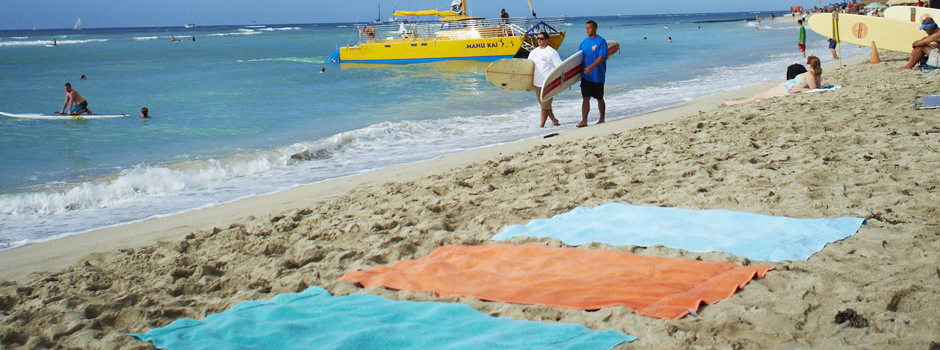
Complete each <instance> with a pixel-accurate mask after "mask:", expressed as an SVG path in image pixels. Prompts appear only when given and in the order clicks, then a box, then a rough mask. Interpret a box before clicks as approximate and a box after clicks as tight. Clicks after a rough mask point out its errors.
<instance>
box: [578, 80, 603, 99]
mask: <svg viewBox="0 0 940 350" xmlns="http://www.w3.org/2000/svg"><path fill="white" fill-rule="evenodd" d="M581 97H593V98H596V99H598V100H603V99H604V83H595V82H593V81H587V80H584V79H581Z"/></svg>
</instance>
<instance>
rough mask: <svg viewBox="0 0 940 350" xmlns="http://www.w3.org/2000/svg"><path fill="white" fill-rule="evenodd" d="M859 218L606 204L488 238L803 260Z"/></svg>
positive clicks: (851, 228) (848, 232) (846, 233)
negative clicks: (812, 216) (600, 244)
mask: <svg viewBox="0 0 940 350" xmlns="http://www.w3.org/2000/svg"><path fill="white" fill-rule="evenodd" d="M864 222H865V220H864V219H861V218H850V217H844V218H838V219H834V220H833V219H793V218H788V217H778V216H767V215H760V214H753V213H745V212H738V211H729V210H688V209H678V208H661V207H647V206H635V205H628V204H619V203H611V204H604V205H602V206H599V207H597V208H593V209H588V208H583V207H578V208H575V209H574V210H572V211H570V212H568V213H564V214H561V215H557V216H555V217H553V218H551V219H545V220H532V221H531V222H529V223H528V224H526V225H525V226H522V225H514V226H510V227H508V228H506V229H505V230H504V231H503V232H502V233H500V234H498V235H496V236H494V237H493V240H494V241H502V240H506V239H509V238H513V237H520V236H529V237H537V238H541V237H550V238H557V239H560V240H562V241H563V242H565V244H568V245H573V246H576V245H582V244H587V243H591V242H598V243H606V244H610V245H636V246H651V245H656V244H659V245H663V246H666V247H670V248H677V249H685V250H688V251H692V252H710V251H719V252H725V253H728V254H733V255H737V256H743V257H746V258H748V259H754V260H764V261H782V260H804V259H807V258H809V257H810V255H813V253H816V252H818V251H820V250H822V248H823V246H825V245H826V243H831V242H835V241H838V240H841V239H844V238H846V237H849V236H851V235H854V234H855V233H856V232H857V231H858V229H859V227H861V225H862V224H863V223H864Z"/></svg>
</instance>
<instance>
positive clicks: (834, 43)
mask: <svg viewBox="0 0 940 350" xmlns="http://www.w3.org/2000/svg"><path fill="white" fill-rule="evenodd" d="M829 48H830V49H834V48H836V41H835V40H832V39H829Z"/></svg>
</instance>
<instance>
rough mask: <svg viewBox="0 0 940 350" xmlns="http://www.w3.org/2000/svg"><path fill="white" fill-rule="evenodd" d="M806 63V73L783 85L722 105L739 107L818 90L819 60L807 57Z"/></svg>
mask: <svg viewBox="0 0 940 350" xmlns="http://www.w3.org/2000/svg"><path fill="white" fill-rule="evenodd" d="M806 63H807V64H809V70H808V71H807V72H806V73H802V74H800V75H797V76H796V77H794V78H793V79H790V80H787V81H786V82H784V83H783V84H780V85H777V86H774V87H772V88H770V90H767V91H764V92H762V93H759V94H757V95H754V97H751V98H749V99H746V100H742V101H725V102H724V104H725V105H726V106H732V105H741V104H745V103H751V102H754V101H759V100H765V99H769V98H774V97H777V96H786V95H790V94H795V93H798V92H803V91H809V90H813V89H818V88H820V86H821V85H820V84H821V83H820V82H821V81H822V80H821V78H822V67H820V62H819V58H818V57H816V56H809V57H807V58H806Z"/></svg>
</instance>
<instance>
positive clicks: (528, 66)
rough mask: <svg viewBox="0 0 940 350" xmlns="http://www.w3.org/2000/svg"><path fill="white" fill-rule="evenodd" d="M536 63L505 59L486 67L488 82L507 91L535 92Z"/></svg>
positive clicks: (525, 60) (519, 59)
mask: <svg viewBox="0 0 940 350" xmlns="http://www.w3.org/2000/svg"><path fill="white" fill-rule="evenodd" d="M534 76H535V62H532V61H530V60H527V59H521V58H510V59H503V60H499V61H496V62H493V63H491V64H490V65H489V67H486V81H488V82H490V83H492V84H493V85H496V86H497V87H501V88H504V89H507V90H525V91H535V84H533V81H532V80H533V78H534Z"/></svg>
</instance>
